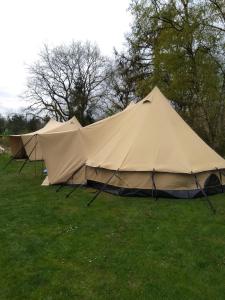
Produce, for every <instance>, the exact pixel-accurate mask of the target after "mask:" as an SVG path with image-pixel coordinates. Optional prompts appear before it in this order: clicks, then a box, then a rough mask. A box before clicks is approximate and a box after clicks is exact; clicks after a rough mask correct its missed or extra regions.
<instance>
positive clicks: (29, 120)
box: [0, 113, 48, 136]
mask: <svg viewBox="0 0 225 300" xmlns="http://www.w3.org/2000/svg"><path fill="white" fill-rule="evenodd" d="M47 121H48V118H47V117H46V118H44V119H42V120H41V119H40V118H37V117H35V116H32V117H28V116H26V115H24V114H22V113H17V114H12V115H10V116H7V117H5V116H2V115H0V135H1V136H7V135H9V134H20V133H28V132H32V131H36V130H38V129H40V128H42V127H43V126H44V124H45V123H46V122H47Z"/></svg>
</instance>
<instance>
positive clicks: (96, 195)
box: [87, 169, 119, 206]
mask: <svg viewBox="0 0 225 300" xmlns="http://www.w3.org/2000/svg"><path fill="white" fill-rule="evenodd" d="M118 171H119V169H117V170H116V171H115V172H114V173H113V174H112V176H110V177H109V179H108V180H107V181H106V182H105V183H104V185H103V186H102V188H101V189H100V190H99V191H98V192H97V193H96V194H95V195H94V197H93V198H92V199H91V200H90V201H89V202H88V203H87V206H90V205H91V203H92V202H93V201H94V200H95V199H96V198H97V197H98V196H99V195H100V194H101V192H103V190H104V188H105V187H106V186H107V184H108V183H109V182H110V181H111V180H112V178H113V177H114V176H115V175H116V174H117V172H118Z"/></svg>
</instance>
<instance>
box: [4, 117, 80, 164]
mask: <svg viewBox="0 0 225 300" xmlns="http://www.w3.org/2000/svg"><path fill="white" fill-rule="evenodd" d="M80 127H81V125H80V123H79V122H78V120H77V119H76V118H75V117H73V118H71V119H70V120H69V121H67V122H65V123H62V122H57V121H55V120H52V119H51V120H49V122H48V123H47V124H46V125H45V126H44V127H43V128H41V129H39V130H37V131H34V132H31V133H26V134H21V135H11V136H10V137H9V141H10V148H11V153H12V156H13V157H14V158H27V157H28V158H29V160H31V161H33V160H42V159H43V155H42V150H41V147H40V143H39V140H38V136H39V134H43V133H47V132H49V133H50V132H51V133H53V132H63V131H69V130H72V129H78V128H80Z"/></svg>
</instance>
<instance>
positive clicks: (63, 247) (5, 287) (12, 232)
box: [0, 155, 225, 300]
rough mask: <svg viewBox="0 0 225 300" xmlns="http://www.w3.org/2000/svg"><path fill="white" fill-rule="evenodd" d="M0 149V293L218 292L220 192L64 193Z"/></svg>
mask: <svg viewBox="0 0 225 300" xmlns="http://www.w3.org/2000/svg"><path fill="white" fill-rule="evenodd" d="M7 160H8V156H6V155H3V156H0V168H1V171H0V176H1V182H0V278H1V281H0V282H1V283H0V299H1V300H5V299H10V300H11V299H13V300H16V299H22V300H25V299H29V300H32V299H35V300H36V299H46V300H50V299H52V300H56V299H60V300H61V299H62V300H65V299H85V300H89V299H91V300H93V299H98V300H101V299H110V300H111V299H115V300H118V299H129V300H130V299H135V300H136V299H153V300H157V299H163V300H164V299H171V300H174V299H179V300H180V299H182V300H185V299H188V300H190V299H198V300H199V299H204V300H205V299H210V300H211V299H217V300H218V299H224V298H225V195H217V196H213V197H211V201H212V203H213V205H214V206H215V207H216V209H217V213H216V215H214V214H212V212H211V210H210V209H209V207H208V205H207V203H206V202H205V201H204V200H203V199H195V200H185V201H184V200H173V199H159V200H158V201H154V200H153V199H151V198H128V197H127V198H124V197H117V196H112V195H109V194H106V193H102V194H101V195H100V196H99V197H98V198H97V200H96V201H95V202H94V203H93V205H92V206H91V207H89V208H87V207H86V203H87V201H88V200H90V199H91V198H92V197H93V195H94V194H93V192H94V190H92V189H79V190H77V191H76V192H74V193H73V194H72V195H71V197H70V198H68V199H66V198H65V195H66V194H67V193H68V192H69V191H70V189H69V188H63V189H62V190H61V191H60V192H58V193H56V192H55V190H56V188H55V187H41V186H40V184H41V181H42V180H43V177H41V176H40V174H41V169H40V164H39V165H37V169H36V173H37V174H36V176H35V164H34V163H30V164H28V165H27V166H25V168H24V169H23V171H22V173H21V174H18V169H19V167H20V166H21V164H22V162H21V161H20V162H18V161H17V162H15V161H14V162H13V163H12V164H11V165H10V166H8V168H7V169H6V170H3V166H4V165H5V163H6V161H7Z"/></svg>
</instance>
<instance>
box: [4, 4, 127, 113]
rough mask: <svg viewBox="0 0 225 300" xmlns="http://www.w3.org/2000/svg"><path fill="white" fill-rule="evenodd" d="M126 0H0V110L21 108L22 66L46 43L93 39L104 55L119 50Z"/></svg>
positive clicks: (53, 44)
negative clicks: (114, 48) (115, 49)
mask: <svg viewBox="0 0 225 300" xmlns="http://www.w3.org/2000/svg"><path fill="white" fill-rule="evenodd" d="M129 3H130V1H129V0H2V1H0V11H1V17H0V39H1V47H0V113H4V114H5V113H11V112H13V111H18V110H20V108H21V107H23V106H24V105H25V104H24V102H23V101H22V100H21V99H20V97H19V95H21V94H22V93H23V91H24V89H25V86H26V78H27V71H26V65H28V64H31V63H32V62H34V61H35V60H36V59H37V57H38V53H39V52H40V49H41V48H42V47H43V45H44V44H45V43H47V44H48V45H49V46H55V45H58V44H61V43H70V42H71V41H72V40H75V41H76V40H83V41H85V40H90V41H93V42H96V43H97V44H98V46H99V47H100V49H101V51H102V53H103V54H105V55H109V56H110V55H111V54H112V51H113V47H116V48H117V49H121V48H122V47H123V44H124V34H125V33H126V32H128V31H129V25H130V23H131V16H130V14H129V12H128V11H127V9H128V6H129Z"/></svg>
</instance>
